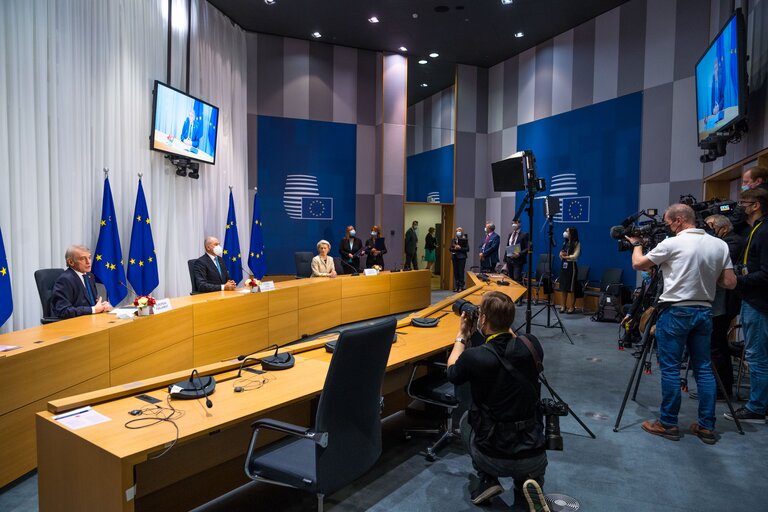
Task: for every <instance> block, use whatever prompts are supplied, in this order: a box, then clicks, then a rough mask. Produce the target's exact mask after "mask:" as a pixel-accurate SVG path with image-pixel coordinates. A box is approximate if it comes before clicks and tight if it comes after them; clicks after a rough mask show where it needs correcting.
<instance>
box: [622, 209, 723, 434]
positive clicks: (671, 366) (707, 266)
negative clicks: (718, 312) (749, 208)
mask: <svg viewBox="0 0 768 512" xmlns="http://www.w3.org/2000/svg"><path fill="white" fill-rule="evenodd" d="M695 219H696V218H695V214H694V211H693V209H692V208H691V207H690V206H687V205H684V204H673V205H672V206H670V207H669V208H667V211H666V212H664V224H666V226H667V228H668V229H669V231H670V232H671V234H672V235H674V236H672V237H670V238H667V239H666V240H663V241H662V242H660V243H659V244H658V245H657V246H656V247H654V248H653V249H651V250H650V251H649V252H648V254H643V242H642V240H641V239H640V238H638V237H629V236H628V237H627V240H628V241H629V242H630V243H631V244H632V246H633V250H632V268H634V269H635V270H650V269H651V268H652V267H653V266H654V265H658V266H659V268H660V270H661V273H662V276H663V279H664V291H663V292H662V294H661V296H660V297H659V308H658V309H659V311H660V313H659V315H658V319H657V321H656V342H657V351H658V352H657V357H658V361H659V366H660V368H661V394H662V399H661V406H660V417H659V419H658V420H656V421H653V422H651V421H650V420H649V421H645V422H643V425H642V428H643V430H645V431H646V432H648V433H650V434H653V435H657V436H661V437H664V438H665V439H670V440H673V441H679V440H680V437H681V435H680V429H679V428H678V426H677V415H678V412H679V411H680V366H681V364H682V357H683V351H684V349H685V347H686V346H687V347H688V352H689V353H690V365H691V367H692V368H693V372H694V376H695V378H696V385H697V388H698V392H699V414H698V423H694V424H692V425H691V427H690V431H691V432H692V433H693V434H695V435H696V436H698V437H699V439H701V440H702V441H703V442H704V443H706V444H715V443H716V442H717V438H716V437H715V432H714V429H715V378H714V374H713V373H712V362H711V359H710V338H711V334H712V311H711V309H712V301H713V300H714V298H715V288H716V285H720V286H721V287H723V288H727V289H733V288H734V287H735V286H736V275H735V274H734V272H733V265H732V264H731V258H730V255H729V253H728V244H726V243H725V242H724V241H722V240H720V239H718V238H715V237H713V236H709V235H707V234H706V233H705V232H704V230H703V229H696V224H695Z"/></svg>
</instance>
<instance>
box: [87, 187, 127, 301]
mask: <svg viewBox="0 0 768 512" xmlns="http://www.w3.org/2000/svg"><path fill="white" fill-rule="evenodd" d="M92 268H93V275H94V276H96V279H98V281H99V282H100V283H102V284H103V285H104V286H105V287H106V288H107V297H102V299H103V300H107V298H109V302H110V303H111V304H113V305H116V304H119V303H120V301H122V300H123V299H124V298H125V296H126V295H128V287H127V286H126V285H125V268H123V250H122V249H121V248H120V235H119V234H118V232H117V216H116V215H115V205H114V203H112V189H111V188H110V186H109V178H104V197H103V199H102V202H101V219H100V220H99V241H98V242H96V250H95V251H94V257H93V267H92Z"/></svg>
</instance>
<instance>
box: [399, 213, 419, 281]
mask: <svg viewBox="0 0 768 512" xmlns="http://www.w3.org/2000/svg"><path fill="white" fill-rule="evenodd" d="M417 229H419V221H417V220H415V221H413V223H411V227H410V228H409V229H408V231H406V232H405V264H404V265H403V268H404V269H406V270H410V269H411V268H413V270H419V260H418V258H417V255H416V252H417V250H418V246H419V237H418V236H417V235H416V230H417Z"/></svg>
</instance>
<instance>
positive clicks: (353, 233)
mask: <svg viewBox="0 0 768 512" xmlns="http://www.w3.org/2000/svg"><path fill="white" fill-rule="evenodd" d="M356 234H357V231H355V230H354V229H353V230H352V231H350V232H349V236H355V235H356Z"/></svg>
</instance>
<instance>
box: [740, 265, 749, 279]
mask: <svg viewBox="0 0 768 512" xmlns="http://www.w3.org/2000/svg"><path fill="white" fill-rule="evenodd" d="M747 274H749V269H748V268H747V266H746V265H744V266H743V267H741V275H743V276H745V275H747Z"/></svg>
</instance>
